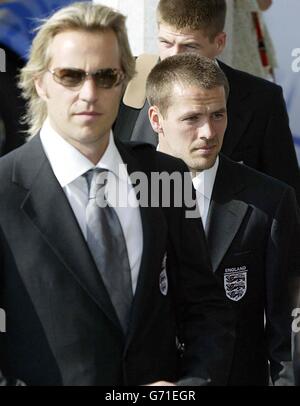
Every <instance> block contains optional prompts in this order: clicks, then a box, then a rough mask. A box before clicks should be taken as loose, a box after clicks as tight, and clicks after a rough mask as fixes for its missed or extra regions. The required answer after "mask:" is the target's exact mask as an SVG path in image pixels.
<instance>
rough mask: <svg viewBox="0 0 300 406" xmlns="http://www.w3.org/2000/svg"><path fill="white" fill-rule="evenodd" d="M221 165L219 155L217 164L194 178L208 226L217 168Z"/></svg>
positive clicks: (204, 223) (202, 212) (204, 221)
mask: <svg viewBox="0 0 300 406" xmlns="http://www.w3.org/2000/svg"><path fill="white" fill-rule="evenodd" d="M218 167H219V157H217V159H216V162H215V164H214V165H213V166H212V167H211V168H210V169H206V170H205V171H202V172H199V173H198V174H197V175H196V176H195V177H194V178H193V185H194V188H195V189H196V196H197V202H198V206H199V210H200V214H201V217H202V223H203V227H204V228H205V227H206V221H207V214H208V210H209V205H210V200H211V195H212V191H213V188H214V183H215V179H216V174H217V170H218Z"/></svg>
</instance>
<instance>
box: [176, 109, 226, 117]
mask: <svg viewBox="0 0 300 406" xmlns="http://www.w3.org/2000/svg"><path fill="white" fill-rule="evenodd" d="M226 112H227V109H226V107H221V108H220V109H218V110H215V111H212V112H211V113H210V114H216V113H226ZM204 114H205V113H203V112H199V111H194V110H191V111H187V112H185V113H184V114H182V116H181V117H180V119H184V118H187V117H189V116H202V115H204Z"/></svg>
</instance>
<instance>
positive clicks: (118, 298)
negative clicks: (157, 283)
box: [84, 168, 133, 333]
mask: <svg viewBox="0 0 300 406" xmlns="http://www.w3.org/2000/svg"><path fill="white" fill-rule="evenodd" d="M84 176H85V177H86V179H87V182H88V187H89V201H88V205H87V208H86V225H87V243H88V246H89V248H90V251H91V254H92V256H93V258H94V261H95V263H96V265H97V268H98V270H99V272H100V274H101V277H102V279H103V282H104V285H105V286H106V289H107V291H108V293H109V296H110V299H111V301H112V304H113V305H114V308H115V310H116V313H117V315H118V318H119V320H120V323H121V326H122V328H123V331H124V332H125V333H126V331H127V328H128V324H129V318H130V310H131V304H132V297H133V293H132V284H131V270H130V265H129V260H128V253H127V247H126V242H125V237H124V234H123V230H122V227H121V224H120V221H119V218H118V216H117V214H116V212H115V210H114V209H113V208H112V207H110V206H109V205H108V203H107V201H106V198H105V194H104V192H105V184H106V182H107V176H108V171H106V170H104V169H100V168H97V169H94V170H90V171H88V172H87V173H86V174H85V175H84Z"/></svg>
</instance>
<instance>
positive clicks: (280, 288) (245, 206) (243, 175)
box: [206, 156, 300, 385]
mask: <svg viewBox="0 0 300 406" xmlns="http://www.w3.org/2000/svg"><path fill="white" fill-rule="evenodd" d="M299 224H300V223H299V212H298V206H297V203H296V199H295V195H294V191H293V190H292V188H290V187H289V186H287V185H285V184H284V183H281V182H279V181H277V180H275V179H273V178H270V177H268V176H265V175H263V174H261V173H258V172H256V171H254V170H253V169H251V168H249V167H247V166H245V165H241V164H238V163H236V162H233V161H231V160H229V159H228V158H225V157H224V156H223V157H222V156H221V157H220V165H219V168H218V172H217V175H216V180H215V184H214V188H213V193H212V199H211V204H210V208H209V213H208V220H207V226H206V234H207V238H208V245H209V250H210V254H211V259H212V265H213V271H214V273H215V275H216V276H217V277H218V279H219V281H220V283H221V285H222V286H223V289H224V291H226V295H227V298H228V301H229V302H230V303H231V304H232V306H233V308H234V310H235V313H236V329H237V330H236V345H235V354H234V358H233V363H232V367H231V372H230V379H229V385H267V384H268V382H269V367H268V361H269V362H270V372H271V377H272V380H273V382H276V383H277V384H286V383H288V384H292V383H293V379H292V370H291V312H292V309H291V305H292V303H291V301H290V299H291V297H290V296H289V295H290V291H289V282H290V281H291V280H292V276H293V274H294V272H295V271H296V270H298V271H299V269H300V262H299V246H298V244H299V237H300V228H299V227H300V226H299ZM297 257H298V258H297ZM264 312H265V317H266V325H265V326H264Z"/></svg>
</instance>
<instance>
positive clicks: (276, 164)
mask: <svg viewBox="0 0 300 406" xmlns="http://www.w3.org/2000/svg"><path fill="white" fill-rule="evenodd" d="M219 64H220V67H221V69H222V70H223V71H224V73H225V75H226V76H227V79H228V81H229V84H230V95H229V99H228V104H227V107H228V128H227V131H226V134H225V137H224V143H223V147H222V152H223V153H224V154H225V155H227V156H228V157H230V158H231V159H233V160H234V161H237V162H240V161H242V162H243V163H245V164H246V165H248V166H251V167H252V168H255V169H257V170H258V171H261V172H264V173H266V174H268V175H270V176H273V177H274V178H277V179H280V180H282V181H284V182H286V183H287V184H289V185H290V186H292V187H294V188H295V190H296V196H297V200H298V202H299V203H300V172H299V167H298V163H297V158H296V153H295V148H294V144H293V139H292V135H291V131H290V128H289V122H288V115H287V112H286V106H285V102H284V99H283V95H282V89H281V87H280V86H278V85H276V84H274V83H272V82H269V81H267V80H264V79H260V78H258V77H255V76H252V75H249V74H247V73H245V72H241V71H238V70H235V69H232V68H230V67H229V66H227V65H225V64H224V63H222V62H219ZM148 108H149V105H148V103H147V102H145V105H144V107H143V109H142V110H138V109H134V108H131V107H128V106H125V105H124V104H123V103H121V106H120V112H119V116H118V118H117V121H116V123H115V127H114V134H115V136H116V137H118V138H119V139H121V140H130V139H131V140H133V141H143V142H149V143H151V144H154V145H157V135H156V134H155V133H154V131H153V130H152V127H151V125H150V122H149V119H148V116H147V111H148Z"/></svg>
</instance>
